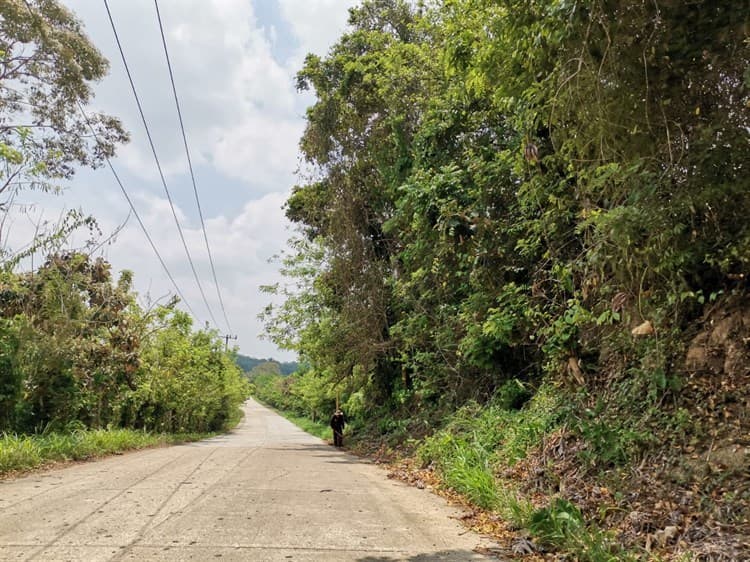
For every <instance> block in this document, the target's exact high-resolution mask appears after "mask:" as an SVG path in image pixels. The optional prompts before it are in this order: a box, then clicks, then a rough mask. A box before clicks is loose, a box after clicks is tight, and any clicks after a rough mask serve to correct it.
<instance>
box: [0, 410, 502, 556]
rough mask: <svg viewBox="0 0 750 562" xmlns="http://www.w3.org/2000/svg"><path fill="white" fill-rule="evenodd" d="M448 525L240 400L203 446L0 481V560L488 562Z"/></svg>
mask: <svg viewBox="0 0 750 562" xmlns="http://www.w3.org/2000/svg"><path fill="white" fill-rule="evenodd" d="M456 513H457V512H456V511H455V510H454V509H452V508H450V507H448V506H447V505H446V503H445V502H444V500H442V499H441V498H439V497H437V496H435V495H433V494H431V493H429V492H427V491H425V490H418V489H417V488H413V487H410V486H407V485H405V484H402V483H400V482H396V481H393V480H389V479H388V478H387V475H386V472H385V471H384V470H382V469H381V468H379V467H377V466H375V465H373V464H371V463H368V462H366V461H363V460H361V459H358V458H357V457H354V456H351V455H349V454H347V453H344V452H341V451H339V450H337V449H335V448H333V447H331V446H329V445H327V444H325V443H324V442H323V441H321V440H319V439H317V438H315V437H312V436H310V435H308V434H306V433H304V432H303V431H301V430H299V429H297V428H296V427H295V426H294V425H292V424H291V423H290V422H288V421H287V420H285V419H284V418H282V417H280V416H279V415H277V414H276V413H274V412H272V411H270V410H268V409H267V408H264V407H263V406H261V405H259V404H257V403H256V402H253V401H249V402H248V403H247V404H246V405H245V419H244V420H243V422H242V423H241V424H240V425H239V426H238V427H237V428H236V429H235V430H234V431H232V432H230V433H229V434H226V435H222V436H219V437H216V438H214V439H209V440H206V441H202V442H199V443H192V444H187V445H181V446H175V447H166V448H159V449H149V450H145V451H138V452H133V453H127V454H125V455H120V456H115V457H110V458H107V459H104V460H100V461H96V462H90V463H84V464H77V465H73V466H68V467H66V468H62V469H58V470H49V471H44V472H38V473H33V474H31V475H29V476H25V477H22V478H18V479H14V480H5V481H0V560H75V561H98V560H180V561H181V560H201V561H204V560H259V561H264V562H265V561H269V562H271V561H285V562H286V561H290V560H291V561H309V560H321V561H326V562H329V561H330V562H338V561H350V560H358V561H363V562H380V561H383V562H385V561H391V560H410V561H420V562H428V561H432V560H450V561H456V562H463V561H467V560H488V559H489V558H486V557H484V556H483V555H480V554H477V553H476V552H474V549H475V547H477V546H479V545H483V546H491V545H490V544H489V542H487V541H486V540H484V539H482V538H480V537H479V536H477V535H475V534H473V533H470V532H467V531H466V529H464V528H462V527H461V526H460V525H459V523H458V522H457V521H456V520H455V519H454V518H451V517H452V516H453V517H455V515H456Z"/></svg>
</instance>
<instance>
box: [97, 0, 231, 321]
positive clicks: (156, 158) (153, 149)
mask: <svg viewBox="0 0 750 562" xmlns="http://www.w3.org/2000/svg"><path fill="white" fill-rule="evenodd" d="M104 7H105V8H106V9H107V16H108V17H109V23H110V25H111V26H112V32H113V33H114V36H115V41H116V43H117V49H118V50H119V51H120V57H121V58H122V64H123V66H124V67H125V72H126V74H127V75H128V81H129V82H130V88H131V90H132V91H133V97H134V98H135V102H136V105H137V106H138V113H140V116H141V121H142V122H143V127H144V128H145V130H146V136H147V137H148V142H149V145H150V146H151V152H152V154H153V156H154V161H155V162H156V168H157V170H158V171H159V177H160V178H161V183H162V186H163V187H164V192H165V193H166V195H167V201H168V202H169V208H170V209H171V210H172V216H173V217H174V221H175V224H176V225H177V231H178V232H179V234H180V240H182V246H183V248H184V249H185V255H187V259H188V263H189V264H190V269H191V270H192V272H193V276H194V277H195V282H196V283H197V284H198V289H199V290H200V294H201V297H202V298H203V302H204V304H205V305H206V309H207V310H208V314H209V316H210V317H211V320H212V321H213V323H214V326H218V322H216V318H215V317H214V313H213V311H212V310H211V306H210V305H209V304H208V299H206V293H205V292H204V291H203V285H201V282H200V278H199V277H198V272H197V271H196V269H195V264H194V263H193V258H192V257H191V256H190V250H189V249H188V246H187V241H186V240H185V235H184V234H183V232H182V227H181V226H180V221H179V219H178V218H177V211H175V208H174V203H173V202H172V196H171V194H170V193H169V188H168V187H167V181H166V179H164V172H163V171H162V168H161V163H160V162H159V156H158V155H157V153H156V147H155V146H154V141H153V139H152V137H151V130H150V129H149V127H148V122H147V121H146V116H145V114H144V112H143V107H142V106H141V100H140V97H139V96H138V91H137V90H136V87H135V82H134V81H133V76H132V74H131V73H130V67H129V66H128V62H127V59H126V58H125V52H124V50H123V48H122V43H121V42H120V37H119V35H118V33H117V27H116V26H115V21H114V19H113V18H112V12H111V11H110V9H109V2H108V1H107V0H104Z"/></svg>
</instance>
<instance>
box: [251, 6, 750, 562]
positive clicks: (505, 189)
mask: <svg viewBox="0 0 750 562" xmlns="http://www.w3.org/2000/svg"><path fill="white" fill-rule="evenodd" d="M749 24H750V3H748V2H747V1H745V0H743V1H741V2H730V1H728V0H722V1H718V2H716V1H710V2H709V1H707V0H699V1H696V2H673V1H667V2H642V1H641V0H621V1H617V2H608V1H599V0H586V1H569V0H527V1H524V2H518V1H516V0H436V1H431V2H420V3H417V4H414V3H410V2H407V1H405V0H365V1H364V2H363V3H362V4H361V6H359V7H357V8H355V9H353V10H352V11H351V16H350V27H349V29H348V31H347V32H346V33H345V34H344V35H343V36H342V37H341V38H340V39H339V41H338V42H337V43H336V44H335V45H334V46H333V47H332V48H331V50H330V51H329V52H328V54H327V55H326V56H325V57H318V56H314V55H310V56H308V58H307V59H306V61H305V65H304V67H303V69H302V70H301V71H300V73H299V75H298V86H299V88H300V89H302V90H310V91H312V92H313V93H314V94H315V96H316V102H315V103H314V105H313V106H312V107H310V108H309V110H308V112H307V128H306V130H305V132H304V135H303V137H302V140H301V144H300V146H301V149H302V152H303V154H304V156H305V158H306V161H307V164H308V167H307V169H306V175H305V176H303V178H302V182H301V183H300V185H298V186H296V187H295V188H294V189H293V192H292V194H291V196H290V198H289V200H288V202H287V208H286V210H287V216H288V217H289V218H290V219H291V220H292V221H293V222H295V223H296V224H297V225H298V226H299V237H298V238H297V239H296V240H293V241H292V245H291V248H290V252H289V254H288V255H287V257H286V259H285V261H284V272H285V273H286V274H287V275H288V276H289V277H290V279H291V281H292V282H291V283H290V284H289V286H287V287H284V286H277V287H270V288H268V289H269V291H271V292H274V293H275V294H277V295H278V294H280V295H283V296H285V297H286V299H285V303H284V304H283V305H281V306H279V307H269V308H268V310H267V311H266V320H267V325H268V331H269V334H270V335H271V336H272V337H273V338H274V339H275V341H276V342H277V343H279V344H280V345H283V346H287V347H289V348H291V349H295V350H297V351H298V352H299V353H300V356H301V358H302V360H303V361H305V362H307V363H309V364H310V365H311V371H310V373H313V374H312V375H311V374H308V375H307V376H309V377H311V378H312V377H314V379H315V381H316V384H317V385H318V386H317V387H316V388H317V390H316V392H317V393H318V394H317V395H318V396H319V395H327V396H328V398H329V400H330V397H331V396H336V395H339V394H340V396H341V399H342V401H343V402H344V403H347V402H348V401H349V400H350V399H356V403H357V404H359V405H360V406H361V407H360V408H359V410H357V414H359V415H360V416H361V417H363V418H364V417H366V418H367V419H369V420H372V421H374V423H375V424H376V425H377V426H378V428H379V429H380V430H381V431H383V432H386V433H393V432H396V431H400V430H403V429H404V428H406V427H407V426H409V427H411V428H417V427H421V426H420V425H419V424H420V423H426V424H427V425H428V426H429V427H431V428H432V429H435V426H438V427H439V426H440V425H442V424H443V423H444V422H443V421H441V420H442V418H444V417H448V416H449V415H450V414H451V413H452V412H453V411H454V410H455V409H457V408H459V414H458V420H459V421H460V420H461V419H462V416H461V413H460V412H462V411H465V409H466V408H469V410H468V411H470V412H471V414H470V415H471V429H470V430H466V431H462V430H461V428H458V427H454V426H450V427H448V428H446V429H445V431H444V432H443V433H438V434H437V435H436V436H435V437H434V438H433V441H428V443H427V445H426V448H425V449H424V451H423V452H424V454H425V455H427V457H431V456H434V458H433V459H431V460H432V461H434V462H435V463H436V465H437V466H438V467H439V468H440V470H441V471H442V473H443V477H444V478H445V479H446V480H447V481H448V482H452V486H453V487H455V488H458V489H463V488H462V484H461V482H467V481H472V482H473V484H471V485H469V486H467V487H466V489H465V490H464V491H465V492H466V493H467V494H468V495H470V496H472V494H474V495H475V496H476V497H474V496H472V497H474V499H475V501H476V502H477V503H479V504H481V505H485V506H490V507H491V506H495V505H497V504H498V501H499V500H498V498H500V497H501V496H502V494H499V493H498V492H497V490H495V488H494V486H495V484H496V482H494V480H493V474H494V475H495V476H497V472H498V471H501V470H504V469H506V468H508V467H510V466H512V465H513V463H514V462H515V459H516V458H519V457H522V456H523V455H524V454H525V452H526V450H527V448H528V447H534V446H537V447H541V446H542V445H543V444H542V437H543V436H544V435H547V434H549V433H550V432H553V431H555V430H560V434H562V433H561V432H562V431H563V430H564V431H566V432H569V433H570V435H572V437H571V439H577V440H579V441H577V442H578V443H580V444H579V445H577V449H576V450H577V451H578V452H577V456H578V459H579V460H580V462H581V463H582V466H583V467H584V468H585V469H586V470H588V469H589V468H591V467H594V468H598V469H600V470H602V471H606V470H610V469H613V468H615V469H616V468H617V467H624V466H628V465H629V463H633V462H634V461H637V460H638V459H639V458H642V456H643V455H644V453H645V452H646V451H648V449H649V447H653V446H655V445H656V444H657V443H663V442H665V441H669V440H678V439H679V432H676V431H673V429H674V428H677V427H682V428H685V427H686V423H685V413H686V411H687V410H685V409H684V407H687V408H690V407H692V405H691V404H690V403H686V404H683V405H681V403H680V391H681V389H682V388H683V386H684V384H685V379H686V376H685V371H684V364H685V363H684V353H685V345H686V343H687V342H688V341H689V338H691V337H692V334H691V332H690V331H689V329H688V328H689V327H690V326H691V323H692V322H694V321H696V320H699V319H700V318H701V317H702V315H703V314H704V313H706V314H708V312H707V310H708V307H709V306H712V305H714V304H716V302H717V300H723V299H725V298H727V297H732V298H740V297H741V296H742V295H745V294H746V293H747V280H748V278H749V277H748V275H750V271H749V269H748V268H749V266H750V223H748V221H747V218H746V217H747V216H748V213H750V174H748V169H747V166H748V162H750V144H748V136H747V135H748V130H750V129H749V126H750V71H749V70H748V69H750V40H749V38H748V28H749V27H748V26H749ZM305 384H306V381H305V379H303V378H299V379H296V380H294V379H292V380H290V381H288V382H287V383H286V384H277V385H276V387H275V392H276V397H275V398H274V399H275V401H276V402H277V403H279V404H282V405H284V404H285V405H286V406H288V407H291V408H293V409H297V410H304V409H306V408H307V409H310V404H311V402H310V400H309V399H308V398H307V395H306V394H305V393H304V391H303V388H305ZM508 384H511V385H513V384H518V385H521V386H522V387H523V388H524V389H525V391H526V393H527V395H526V396H519V397H517V398H516V399H517V404H516V406H515V407H514V408H511V409H510V410H508V411H507V412H506V411H505V410H502V409H501V410H498V409H497V408H496V407H495V406H496V404H497V403H498V401H502V400H503V398H502V396H503V393H506V392H507V391H508V388H509V387H508ZM540 389H544V390H540ZM550 389H553V390H550ZM540 392H542V393H543V394H544V396H547V395H548V394H547V393H549V392H552V394H553V395H554V394H556V395H557V400H558V401H559V403H560V404H562V406H560V407H559V408H556V409H555V412H554V415H549V416H544V415H542V416H541V417H537V415H538V414H539V411H538V410H536V409H535V408H536V405H537V404H538V397H539V393H540ZM531 396H534V398H531V401H529V402H528V403H527V405H525V406H524V405H523V404H524V403H525V402H526V401H528V400H529V398H530V397H531ZM350 397H351V398H350ZM303 404H307V405H306V406H303ZM472 404H479V405H481V406H472ZM461 407H463V408H464V410H461V409H460V408H461ZM517 408H521V410H520V412H517V411H516V409H517ZM485 416H489V417H488V418H487V419H486V422H487V426H488V427H492V428H493V430H492V431H488V432H487V433H486V435H485V434H484V433H483V432H482V431H480V429H481V428H480V429H477V424H478V425H480V426H481V425H482V420H484V419H485ZM454 423H456V422H454ZM687 425H689V424H687ZM670 428H672V429H670ZM519 431H520V432H521V435H519V434H518V433H519ZM691 431H692V429H691ZM698 433H699V431H697V430H696V431H695V432H694V433H693V437H694V438H696V439H698V438H699V435H698ZM566 435H567V433H566ZM478 436H479V437H482V440H481V441H477V439H478V438H479V437H478ZM508 447H511V449H512V451H508V450H507V449H508ZM430 451H433V452H434V451H437V452H438V453H435V454H434V455H431V453H430ZM568 507H569V506H568V504H565V503H557V504H554V505H550V507H549V508H548V511H546V512H544V513H542V512H540V513H539V514H538V516H537V520H535V521H536V527H535V528H536V529H537V530H538V531H539V532H538V535H539V536H540V537H544V536H552V535H555V533H557V535H559V536H558V539H559V540H558V542H560V541H562V542H565V541H568V542H569V543H570V544H571V545H572V544H574V543H575V540H574V535H575V533H572V532H569V531H570V529H556V530H555V529H552V530H549V529H547V530H545V529H546V527H545V525H547V524H548V523H550V522H552V523H554V522H555V521H556V520H557V519H556V518H557V517H558V515H559V516H560V517H561V518H564V519H566V520H569V521H572V522H573V523H571V525H573V526H575V525H578V523H580V521H579V519H580V517H579V515H580V514H578V515H577V514H576V513H577V512H576V511H575V509H576V508H575V506H573V507H571V508H570V509H568ZM545 509H547V508H545ZM624 509H626V510H627V509H628V507H625V508H624ZM560 514H562V515H560ZM576 521H578V523H576ZM529 524H530V520H529V519H528V518H526V525H529ZM581 525H582V524H581ZM581 525H578V527H577V528H579V527H580V529H583V526H581ZM552 526H553V527H554V525H552ZM571 529H572V527H571ZM548 531H549V532H548ZM545 533H547V535H545ZM592 533H593V534H591V535H590V536H591V537H593V536H594V535H596V533H595V532H593V531H592ZM575 536H576V537H577V536H579V535H575ZM587 536H589V535H587ZM599 539H601V540H600V542H599V544H600V546H601V545H605V546H606V543H607V540H608V539H607V538H606V537H599V538H598V539H597V540H599ZM540 540H541V539H540ZM592 540H593V539H592ZM605 546H602V549H603V550H602V552H603V553H604V554H602V556H603V558H600V559H609V558H607V556H616V555H615V554H612V553H611V552H610V554H607V552H609V550H608V547H607V548H605ZM571 548H572V547H571ZM576 548H578V547H576ZM580 548H583V547H580ZM592 548H593V547H592ZM574 550H575V549H574ZM579 550H580V549H579ZM577 551H578V550H577ZM592 552H593V551H592Z"/></svg>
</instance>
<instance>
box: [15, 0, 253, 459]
mask: <svg viewBox="0 0 750 562" xmlns="http://www.w3.org/2000/svg"><path fill="white" fill-rule="evenodd" d="M107 68H108V63H107V61H106V59H104V57H102V55H101V54H100V53H99V51H98V50H97V49H96V47H95V46H94V45H93V44H92V43H91V42H90V40H89V39H88V37H87V36H86V35H85V33H84V32H83V29H82V27H81V24H80V22H78V20H77V19H76V18H75V16H74V15H73V14H72V13H71V12H70V11H69V10H68V9H67V8H65V7H64V6H62V5H61V3H60V2H58V1H56V0H31V1H28V2H27V1H23V2H2V3H0V121H1V122H2V126H1V127H0V214H2V215H3V216H2V220H0V238H1V239H2V240H3V243H4V244H3V247H2V249H1V250H0V432H6V433H8V434H11V433H15V432H18V433H35V432H45V434H48V435H51V436H54V435H56V434H53V433H50V432H53V431H61V432H63V433H65V434H67V433H71V432H72V431H75V430H79V429H85V428H91V429H100V428H111V429H117V428H137V429H145V430H156V431H166V432H207V431H215V430H220V429H222V428H225V427H226V426H228V425H230V424H232V423H233V422H236V421H237V419H238V417H239V414H240V412H239V405H240V403H241V402H242V401H243V400H244V398H245V397H246V395H247V392H248V385H247V381H246V380H245V379H244V378H243V377H242V376H241V372H240V369H239V368H238V367H237V366H236V365H235V364H234V362H233V360H232V359H231V357H230V356H229V355H228V354H227V353H225V352H224V349H223V345H222V342H221V340H220V339H219V338H218V334H217V333H215V332H213V331H209V330H200V331H196V332H194V331H193V330H192V326H191V319H190V318H189V317H188V316H187V315H186V314H184V313H182V312H180V311H179V310H177V308H176V302H171V303H169V304H168V305H166V306H157V307H154V308H152V309H149V310H144V309H143V308H142V307H140V306H139V305H138V303H137V301H136V295H135V293H134V292H133V290H132V288H131V281H132V279H131V278H132V275H131V274H130V273H129V272H123V273H121V274H120V276H119V278H118V279H117V280H115V279H113V277H112V273H111V267H110V265H109V264H108V263H107V262H106V261H104V260H103V259H94V258H92V257H91V256H89V255H88V254H87V253H86V252H83V251H72V250H63V248H64V247H65V246H66V244H67V243H68V240H69V236H70V234H71V233H72V232H73V231H75V230H76V229H78V228H79V227H81V226H87V227H89V229H90V230H91V232H92V233H93V234H96V223H95V221H94V219H93V218H91V217H85V216H84V215H83V214H82V212H80V211H72V212H70V213H68V214H67V215H64V216H63V217H61V218H60V220H59V221H58V222H57V224H55V225H51V226H50V227H49V228H48V229H47V228H45V225H44V224H38V225H37V231H36V235H35V237H34V238H33V239H32V240H29V241H27V244H26V246H25V247H24V248H22V249H21V250H18V251H14V250H13V249H12V248H10V247H9V246H8V243H7V242H6V239H7V238H8V233H7V229H8V228H10V226H11V225H12V223H13V221H12V220H6V219H7V218H8V214H9V212H10V209H11V206H12V204H15V205H17V204H18V203H22V202H23V199H22V198H23V193H24V191H25V190H28V189H41V190H45V191H50V190H51V191H59V188H58V186H57V185H56V182H57V181H58V180H61V179H72V178H73V176H74V173H75V170H76V166H89V167H97V166H99V165H101V164H102V163H103V162H104V160H105V159H106V158H108V157H110V156H112V155H113V154H114V148H115V145H116V144H118V143H121V142H124V141H126V140H127V138H128V137H127V134H126V133H125V132H124V131H123V130H122V127H121V125H120V123H119V121H118V120H117V119H115V118H113V117H110V116H107V115H101V114H97V113H94V112H88V114H86V115H84V112H83V109H82V108H83V107H84V106H85V105H87V104H88V103H89V102H90V100H91V98H92V84H93V83H94V82H96V81H97V80H99V79H101V78H102V77H103V76H104V75H105V73H106V71H107ZM21 212H22V211H21ZM39 254H41V255H47V256H48V257H47V258H46V261H45V262H44V263H43V264H42V265H41V267H36V268H35V267H34V265H35V264H34V263H33V260H28V259H26V258H29V257H32V258H33V256H35V255H39ZM25 259H26V261H24V260H25ZM29 262H31V263H30V264H29ZM22 265H23V266H24V267H25V268H26V269H27V271H25V272H19V270H20V269H21V266H22ZM29 265H30V267H29ZM86 435H87V439H88V438H89V437H90V436H94V437H95V436H96V435H97V434H96V433H90V434H86ZM117 435H118V434H117V432H113V433H112V434H111V435H110V437H111V438H112V439H115V440H116V438H117ZM14 438H15V437H9V436H6V441H5V445H3V449H2V450H3V451H6V452H7V450H8V448H7V446H6V445H7V443H8V439H14ZM18 439H19V443H23V444H24V446H26V445H28V444H29V443H31V441H28V440H26V438H25V437H18ZM55 439H58V438H57V437H49V439H48V441H50V440H51V441H55ZM60 439H63V437H60ZM71 439H73V438H72V437H71ZM73 441H75V439H73ZM82 443H83V442H81V443H79V445H78V447H79V450H80V454H82V455H85V454H87V453H86V450H87V448H86V446H85V445H84V444H82ZM29 446H31V445H29ZM44 447H46V445H44V446H42V448H44ZM2 454H5V453H2ZM40 454H41V453H40ZM32 456H33V455H32ZM42 456H44V455H42Z"/></svg>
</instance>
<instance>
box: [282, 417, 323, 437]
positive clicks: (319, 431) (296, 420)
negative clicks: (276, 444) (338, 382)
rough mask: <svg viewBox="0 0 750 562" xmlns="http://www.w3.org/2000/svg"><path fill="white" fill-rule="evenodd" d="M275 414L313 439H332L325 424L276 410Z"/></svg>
mask: <svg viewBox="0 0 750 562" xmlns="http://www.w3.org/2000/svg"><path fill="white" fill-rule="evenodd" d="M277 412H278V413H279V414H281V415H282V416H284V417H285V418H286V419H288V420H289V421H290V422H292V423H293V424H294V425H296V426H297V427H299V428H300V429H301V430H302V431H306V432H307V433H309V434H310V435H314V436H315V437H319V438H321V439H332V438H333V437H332V433H331V428H330V426H329V425H328V423H327V422H322V421H312V420H311V419H310V418H308V417H305V416H298V415H296V414H292V413H290V412H282V411H280V410H277Z"/></svg>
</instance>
